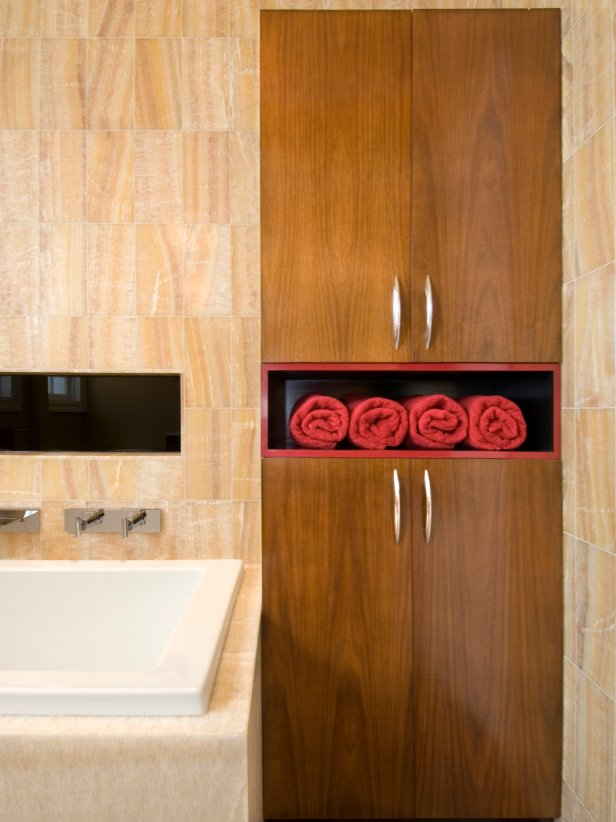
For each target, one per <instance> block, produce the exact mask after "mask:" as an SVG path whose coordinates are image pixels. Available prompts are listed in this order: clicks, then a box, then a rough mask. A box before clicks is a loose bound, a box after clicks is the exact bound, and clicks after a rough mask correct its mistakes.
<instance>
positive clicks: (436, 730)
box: [412, 460, 562, 818]
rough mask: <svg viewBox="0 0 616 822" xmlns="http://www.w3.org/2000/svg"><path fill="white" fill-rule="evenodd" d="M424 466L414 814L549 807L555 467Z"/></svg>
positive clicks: (556, 689)
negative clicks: (429, 508)
mask: <svg viewBox="0 0 616 822" xmlns="http://www.w3.org/2000/svg"><path fill="white" fill-rule="evenodd" d="M425 468H428V469H429V472H430V477H431V485H432V494H433V506H434V508H433V517H434V519H433V530H432V539H431V541H430V543H429V544H428V545H426V544H425V542H424V538H423V533H422V531H421V527H420V526H421V523H422V516H423V512H422V508H423V501H422V497H421V495H418V494H414V495H413V498H412V506H413V515H412V516H413V523H414V527H413V543H414V554H413V556H414V566H413V573H414V579H415V584H414V590H413V602H414V615H415V616H414V634H413V635H414V654H415V657H414V681H415V705H414V711H415V746H416V747H415V758H416V808H415V815H416V816H417V817H420V818H424V817H425V818H432V817H443V818H450V817H451V818H455V817H467V816H468V817H479V818H501V817H539V818H553V817H557V816H559V802H560V788H561V779H560V760H561V711H562V694H561V687H562V686H561V668H562V617H561V613H562V594H561V585H562V569H561V540H562V533H561V532H562V527H561V516H560V464H559V463H557V462H547V461H546V462H513V461H502V462H501V461H496V460H494V461H489V462H488V461H485V460H484V461H474V460H465V461H456V462H454V461H450V460H418V461H414V462H413V469H412V470H413V484H414V486H415V487H418V486H419V484H420V482H421V479H422V474H423V470H424V469H425Z"/></svg>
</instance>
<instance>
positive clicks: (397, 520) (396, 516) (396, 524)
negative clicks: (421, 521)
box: [393, 468, 401, 544]
mask: <svg viewBox="0 0 616 822" xmlns="http://www.w3.org/2000/svg"><path fill="white" fill-rule="evenodd" d="M393 487H394V539H395V541H396V544H398V543H399V542H400V519H401V513H400V477H399V476H398V471H397V470H396V469H395V468H394V477H393Z"/></svg>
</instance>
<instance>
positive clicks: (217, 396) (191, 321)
mask: <svg viewBox="0 0 616 822" xmlns="http://www.w3.org/2000/svg"><path fill="white" fill-rule="evenodd" d="M232 322H233V321H232V320H231V318H227V317H204V318H202V317H187V318H186V320H185V333H186V366H185V367H186V370H185V382H184V392H185V393H184V403H185V405H186V406H187V407H201V408H203V407H211V408H229V407H230V406H231V383H232V379H234V373H235V372H234V371H232V359H231V330H232Z"/></svg>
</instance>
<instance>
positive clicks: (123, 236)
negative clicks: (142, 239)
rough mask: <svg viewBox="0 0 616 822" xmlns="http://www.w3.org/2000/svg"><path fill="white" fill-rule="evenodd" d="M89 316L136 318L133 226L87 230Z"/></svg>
mask: <svg viewBox="0 0 616 822" xmlns="http://www.w3.org/2000/svg"><path fill="white" fill-rule="evenodd" d="M86 236H87V243H86V248H87V251H86V260H87V284H88V313H89V314H90V315H97V314H98V315H103V316H131V315H134V314H135V226H134V225H111V224H105V223H102V224H92V225H88V226H87V227H86Z"/></svg>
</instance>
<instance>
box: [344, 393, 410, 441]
mask: <svg viewBox="0 0 616 822" xmlns="http://www.w3.org/2000/svg"><path fill="white" fill-rule="evenodd" d="M342 400H343V402H344V403H345V404H346V406H347V407H348V409H349V411H350V412H351V417H350V419H349V439H350V440H351V442H352V443H353V445H357V446H358V447H359V448H375V449H376V448H378V449H380V448H388V447H395V446H396V445H400V443H401V442H402V441H403V440H404V437H405V436H406V432H407V430H408V427H409V422H408V414H407V412H406V409H405V408H404V407H403V406H402V405H400V403H399V402H396V401H395V400H388V399H386V398H385V397H365V396H349V397H343V398H342Z"/></svg>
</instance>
